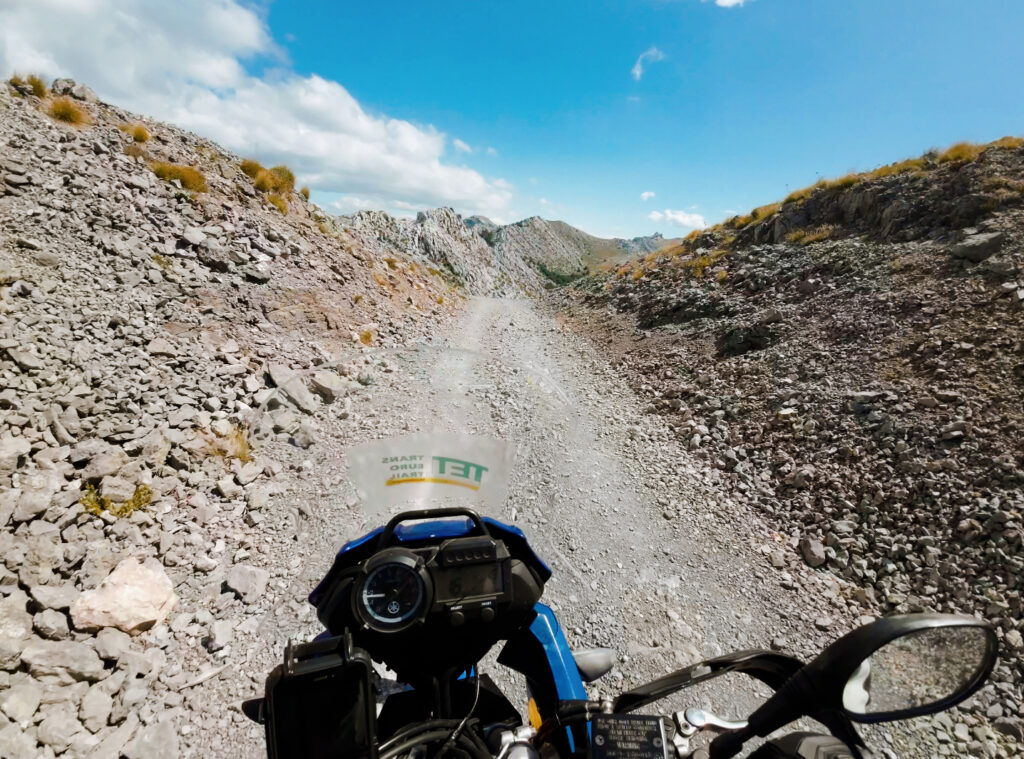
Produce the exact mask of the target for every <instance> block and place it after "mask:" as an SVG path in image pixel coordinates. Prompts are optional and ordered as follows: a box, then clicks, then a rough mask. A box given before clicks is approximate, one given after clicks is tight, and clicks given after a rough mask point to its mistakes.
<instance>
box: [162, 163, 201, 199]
mask: <svg viewBox="0 0 1024 759" xmlns="http://www.w3.org/2000/svg"><path fill="white" fill-rule="evenodd" d="M150 168H151V169H153V173H154V174H156V175H157V176H158V177H160V178H161V179H163V180H164V181H167V182H170V181H173V180H175V179H177V180H178V181H179V182H180V183H181V186H182V187H183V188H185V189H186V190H191V191H192V192H206V191H207V190H208V189H209V187H207V185H206V177H205V176H204V175H203V172H201V171H200V170H199V169H196V168H193V167H192V166H182V165H180V164H177V163H163V162H162V161H157V162H155V163H152V164H150Z"/></svg>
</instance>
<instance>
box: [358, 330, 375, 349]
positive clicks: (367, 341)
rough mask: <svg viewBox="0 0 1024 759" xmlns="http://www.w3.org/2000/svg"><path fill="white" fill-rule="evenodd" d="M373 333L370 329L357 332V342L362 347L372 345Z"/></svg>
mask: <svg viewBox="0 0 1024 759" xmlns="http://www.w3.org/2000/svg"><path fill="white" fill-rule="evenodd" d="M373 338H374V333H373V330H372V329H364V330H361V331H360V332H359V342H361V343H362V344H363V345H373Z"/></svg>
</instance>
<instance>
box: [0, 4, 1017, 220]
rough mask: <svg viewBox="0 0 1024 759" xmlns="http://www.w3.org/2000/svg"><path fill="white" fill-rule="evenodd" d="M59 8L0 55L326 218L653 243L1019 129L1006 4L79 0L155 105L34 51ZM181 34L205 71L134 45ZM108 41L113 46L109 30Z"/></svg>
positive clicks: (80, 60)
mask: <svg viewBox="0 0 1024 759" xmlns="http://www.w3.org/2000/svg"><path fill="white" fill-rule="evenodd" d="M61 2H62V0H33V1H32V2H29V0H25V2H24V3H23V4H21V3H17V2H16V3H15V5H16V6H18V5H20V8H19V13H18V14H16V15H15V14H11V12H10V11H0V16H3V15H4V14H5V13H7V14H8V17H7V18H2V17H0V27H3V26H4V23H5V22H6V27H7V29H8V32H7V33H6V37H4V36H0V63H4V64H6V65H7V66H8V67H9V68H10V67H13V66H15V65H21V66H22V67H23V68H24V66H25V65H27V64H26V63H24V62H25V61H26V59H27V61H28V64H29V65H35V66H36V67H37V68H39V67H42V68H46V69H48V72H52V73H55V74H56V73H66V74H70V75H72V76H78V77H79V78H81V79H82V80H83V81H86V82H88V83H91V84H93V85H94V86H96V87H97V89H98V90H99V91H100V92H101V94H105V93H106V95H107V96H108V97H109V98H110V99H111V100H112V101H113V102H118V103H122V104H125V105H127V106H129V107H137V108H139V109H140V110H143V111H144V112H146V113H153V114H154V115H157V116H159V117H161V118H170V119H171V120H174V121H176V122H178V123H182V124H184V125H185V126H188V127H189V128H192V129H195V130H197V131H200V132H204V133H208V134H210V136H212V137H214V138H215V139H219V140H220V141H222V142H224V143H225V144H226V145H227V146H228V147H230V148H231V149H234V150H236V151H239V152H243V153H247V154H256V155H257V157H261V158H265V159H267V160H276V159H280V160H287V161H289V163H290V165H294V166H295V167H297V169H298V172H299V174H300V180H301V179H302V178H303V176H304V175H305V177H306V178H307V180H308V181H309V183H310V185H311V186H312V188H313V191H314V199H315V200H317V201H318V202H320V203H321V204H322V205H324V206H325V207H327V208H330V209H332V210H338V211H348V210H352V209H354V208H359V207H375V208H376V207H380V208H385V209H387V210H390V211H392V212H396V213H412V212H414V211H415V210H416V209H417V208H421V207H425V206H429V205H438V204H447V205H453V206H454V207H455V208H456V210H459V211H460V212H463V213H467V214H468V213H474V212H481V213H487V214H489V215H491V216H494V217H497V218H499V219H500V220H503V221H511V220H514V219H516V218H521V217H523V216H528V215H533V214H540V215H542V216H545V217H547V218H561V219H565V220H566V221H568V222H570V223H572V224H575V225H576V226H579V227H581V228H583V229H585V230H587V231H590V232H593V233H595V234H601V235H606V236H607V235H618V236H633V235H640V234H649V233H651V232H654V231H661V232H663V233H664V234H665V235H666V236H671V235H674V234H680V233H685V232H686V231H688V230H689V229H690V228H692V226H693V225H695V224H699V223H700V222H701V220H703V221H704V222H707V223H713V222H715V221H719V220H721V219H722V218H724V217H726V216H728V215H730V214H731V213H732V212H735V211H746V210H748V209H749V208H751V207H752V206H755V205H760V204H762V203H765V202H769V201H772V200H775V199H778V198H780V197H781V196H783V195H785V194H786V193H787V192H788V191H789V190H791V189H794V188H795V187H800V186H804V185H807V184H810V183H812V182H813V181H815V180H816V179H817V178H818V177H821V176H834V175H840V174H843V173H846V172H847V171H850V170H854V169H866V168H871V167H873V166H876V165H879V164H882V163H887V162H889V161H893V160H896V159H900V158H903V157H907V156H912V155H918V154H920V153H921V152H923V151H924V150H926V149H928V148H931V147H941V146H945V145H948V144H951V143H953V142H956V141H959V140H963V139H967V140H976V141H982V140H986V141H987V140H991V139H994V138H997V137H1000V136H1003V135H1004V134H1022V133H1024V78H1022V77H1021V72H1022V71H1024V44H1021V30H1022V29H1024V3H1022V2H1020V1H1019V0H984V1H983V2H978V1H977V0H975V2H965V1H958V2H953V1H952V0H928V1H927V2H925V0H898V1H897V0H885V1H882V0H856V2H830V1H827V0H746V2H742V3H738V2H733V4H732V6H731V7H723V5H721V4H716V3H715V2H711V1H710V0H709V1H705V2H702V1H701V0H631V1H630V2H627V1H626V0H620V1H617V2H611V1H609V2H598V1H595V0H592V1H591V2H565V1H560V2H552V1H551V0H548V1H547V2H529V1H525V0H518V1H517V2H514V3H510V2H502V3H499V2H491V1H490V0H481V1H479V2H433V3H424V2H422V0H420V1H419V2H404V1H400V0H391V2H388V3H365V2H360V3H354V2H345V3H339V2H328V1H327V0H303V2H292V0H274V1H273V2H271V3H269V4H266V3H263V4H260V5H258V6H255V5H252V4H250V3H241V2H237V1H235V0H209V2H202V0H182V1H181V2H180V3H177V4H170V7H166V6H157V5H156V4H153V3H147V2H145V0H123V1H119V0H87V4H89V5H93V6H106V7H107V8H108V10H116V11H117V13H114V14H113V17H114V18H115V19H120V18H121V17H124V16H128V17H129V19H131V18H132V17H133V14H134V16H135V17H136V20H137V21H138V22H139V23H138V24H137V25H136V26H132V25H128V26H125V27H124V30H125V31H124V32H123V34H124V35H125V36H133V37H135V38H139V39H138V41H137V42H136V43H134V44H136V45H137V47H138V49H134V48H132V47H131V43H127V42H125V43H123V44H122V45H120V48H119V49H117V50H116V54H117V56H118V59H119V60H120V61H122V62H123V61H124V59H125V58H126V57H127V58H128V59H132V57H133V56H138V60H139V66H141V67H142V68H143V69H145V70H146V71H149V69H153V70H152V71H149V73H148V74H146V79H145V82H144V84H145V85H146V87H147V89H148V90H149V91H153V90H154V89H155V90H156V92H157V93H158V94H159V95H160V97H159V98H157V97H146V96H143V95H141V94H140V93H139V92H138V91H136V90H137V88H134V89H133V85H132V83H131V82H127V83H126V82H123V81H121V82H118V80H117V79H116V78H115V77H113V76H112V75H109V76H108V71H107V69H108V68H109V67H114V66H117V60H113V59H111V60H110V63H109V66H107V65H106V64H105V62H104V61H105V56H110V57H111V58H112V56H113V55H114V53H108V52H105V51H104V50H103V49H99V48H95V49H92V50H90V49H89V45H90V44H94V43H90V42H88V41H83V39H82V38H83V37H84V36H85V35H82V34H77V35H76V36H75V39H69V40H66V41H64V42H63V44H64V45H65V46H71V48H72V50H71V51H70V52H69V51H67V50H58V49H56V45H55V43H54V42H53V41H49V42H48V41H47V37H46V35H45V34H43V33H42V32H40V34H38V35H36V36H33V34H32V33H31V32H32V29H33V28H34V26H33V24H34V23H35V22H36V21H37V19H36V18H34V17H33V16H38V17H39V18H38V22H39V26H40V28H42V25H43V22H44V21H45V17H46V16H47V15H48V14H47V9H46V8H44V7H43V6H45V5H47V4H50V5H53V4H58V5H59V4H61ZM728 2H730V0H719V3H728ZM158 7H159V8H161V10H159V11H155V10H154V9H155V8H158ZM211 9H213V10H216V11H217V13H213V11H211ZM51 10H52V9H51ZM92 10H93V12H94V13H95V12H96V11H97V10H102V8H93V9H92ZM175 14H179V15H180V16H181V18H177V17H176V15H175ZM154 16H159V17H160V18H159V19H154V18H151V17H154ZM92 18H96V15H93V16H92ZM100 18H102V15H100ZM109 18H110V16H109V15H108V19H109ZM154 20H159V21H160V23H159V24H153V23H152V22H153V21H154ZM147 22H149V23H147ZM81 23H89V22H87V21H86V20H85V19H84V18H83V19H82V20H81ZM93 23H98V22H93ZM106 23H108V24H115V25H116V24H120V23H122V22H121V21H120V20H115V21H108V22H106ZM19 24H20V26H19ZM176 24H192V25H193V26H199V27H206V28H207V31H208V33H207V34H205V35H200V40H199V41H197V42H190V43H189V44H192V45H196V46H197V47H196V50H195V52H194V54H193V56H192V57H193V58H198V59H199V62H200V63H203V64H204V65H205V63H206V62H207V61H208V62H209V65H208V66H207V67H206V69H205V70H204V71H202V72H201V73H198V74H197V68H196V66H192V67H186V66H185V65H184V64H183V63H181V62H180V61H176V60H174V59H173V58H172V57H171V55H170V53H168V55H167V56H166V59H164V58H162V57H161V56H160V55H159V53H158V52H157V53H154V52H153V51H154V50H157V51H158V50H159V49H160V44H161V40H160V39H158V38H157V37H158V36H159V34H160V32H159V29H161V28H162V29H171V30H173V29H174V28H175V25H176ZM12 25H13V26H12ZM154 26H156V27H157V28H158V30H157V31H152V30H150V29H149V27H154ZM75 28H76V29H80V24H79V25H76V26H75ZM129 29H134V32H135V33H134V34H129V31H128V30H129ZM26 30H27V31H26ZM140 30H144V31H140ZM106 31H107V41H106V43H105V45H104V47H105V48H109V47H111V44H112V43H111V42H110V40H112V39H114V38H116V37H118V35H119V34H121V33H122V32H121V31H120V30H119V28H118V27H116V26H114V27H112V28H109V29H107V30H106ZM18 32H21V35H20V36H19V37H17V38H15V37H14V35H15V34H16V33H18ZM48 33H49V34H50V35H51V36H52V34H53V32H52V25H50V28H49V32H48ZM0 34H2V33H0ZM146 35H149V37H148V38H147V36H146ZM48 45H49V48H48V47H47V46H48ZM76 45H77V46H78V47H80V48H82V49H81V50H80V51H76V50H75V49H74V48H75V46H76ZM114 47H118V46H117V45H115V46H114ZM171 47H173V45H171V46H169V48H171ZM645 52H646V53H647V55H646V56H644V58H643V61H642V63H643V64H644V65H643V66H642V71H637V70H636V66H637V62H638V59H640V58H641V56H642V55H644V53H645ZM143 56H145V57H147V58H149V59H152V58H154V57H155V58H156V60H155V61H153V60H149V61H148V62H145V63H143ZM37 61H38V63H37ZM161 67H162V68H161ZM120 68H121V70H122V72H123V69H124V67H123V66H121V67H120ZM211 71H212V72H216V73H215V74H211V73H210V72H211ZM143 73H145V71H144V72H143ZM140 76H141V75H140ZM122 78H123V75H122ZM260 102H263V103H267V106H266V113H265V115H264V117H262V118H261V117H259V116H255V115H254V114H255V113H256V111H257V110H258V107H257V104H258V103H260ZM250 120H252V121H255V123H246V122H248V121H250ZM642 193H654V195H653V197H648V198H647V199H646V200H643V199H642V197H641V195H642Z"/></svg>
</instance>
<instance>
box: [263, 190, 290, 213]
mask: <svg viewBox="0 0 1024 759" xmlns="http://www.w3.org/2000/svg"><path fill="white" fill-rule="evenodd" d="M267 202H268V203H270V205H272V206H273V207H274V208H276V209H277V210H278V211H280V212H281V213H283V214H285V215H286V216H287V215H288V201H286V200H285V199H284V198H282V197H281V196H280V195H267Z"/></svg>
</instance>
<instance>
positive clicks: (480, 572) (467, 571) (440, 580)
mask: <svg viewBox="0 0 1024 759" xmlns="http://www.w3.org/2000/svg"><path fill="white" fill-rule="evenodd" d="M501 567H502V565H501V563H500V562H498V563H495V564H476V565H474V566H471V567H459V568H458V569H444V570H441V571H439V572H436V573H435V575H434V594H435V596H436V597H437V600H439V601H458V600H460V599H463V598H474V597H476V596H493V595H497V594H498V593H501V592H502V591H503V590H504V589H505V587H504V582H503V577H502V572H501Z"/></svg>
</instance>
